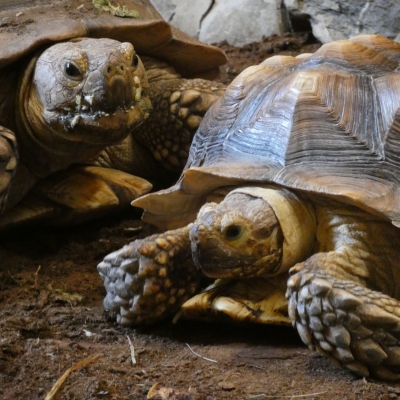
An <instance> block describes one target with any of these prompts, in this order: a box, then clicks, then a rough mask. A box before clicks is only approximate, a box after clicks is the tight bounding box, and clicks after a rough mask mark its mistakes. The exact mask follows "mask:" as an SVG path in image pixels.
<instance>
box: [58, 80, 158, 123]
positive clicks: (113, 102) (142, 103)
mask: <svg viewBox="0 0 400 400" xmlns="http://www.w3.org/2000/svg"><path fill="white" fill-rule="evenodd" d="M123 97H124V96H123V94H122V93H118V92H117V93H112V95H108V94H107V93H106V94H105V95H103V96H98V95H95V94H90V95H89V94H83V93H80V94H77V95H76V96H75V99H74V101H73V102H71V104H69V105H67V106H64V107H61V108H60V109H59V110H56V111H55V112H56V113H57V112H58V114H59V121H60V122H61V124H62V125H63V126H64V129H66V130H74V128H75V127H76V126H79V125H95V126H97V127H98V128H99V127H100V128H101V127H103V126H104V127H107V126H109V128H112V129H116V128H117V127H118V125H119V123H123V124H124V125H125V127H130V126H131V125H133V124H134V123H135V122H137V121H136V119H137V117H139V115H138V114H143V115H141V116H142V118H143V119H144V118H146V117H147V116H148V111H149V109H150V108H151V103H150V100H149V98H148V96H147V91H146V90H144V89H143V87H142V86H137V87H133V88H132V95H131V96H129V97H128V98H125V99H124V98H123ZM125 97H126V96H125ZM139 120H140V118H139ZM139 122H140V121H139Z"/></svg>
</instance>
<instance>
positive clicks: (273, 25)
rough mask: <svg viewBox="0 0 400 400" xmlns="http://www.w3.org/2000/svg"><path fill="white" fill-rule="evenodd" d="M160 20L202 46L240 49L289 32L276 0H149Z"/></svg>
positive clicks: (282, 12)
mask: <svg viewBox="0 0 400 400" xmlns="http://www.w3.org/2000/svg"><path fill="white" fill-rule="evenodd" d="M151 2H152V4H153V5H154V7H155V8H156V9H157V10H158V12H159V13H160V14H161V15H162V17H163V18H164V19H165V20H166V21H168V22H169V23H171V24H172V25H174V26H176V27H177V28H179V29H181V30H182V31H183V32H185V33H187V34H188V35H190V36H193V37H196V38H199V39H200V40H202V41H204V42H206V43H218V42H221V41H224V40H226V41H227V42H228V43H229V44H231V45H235V46H243V45H244V44H246V43H251V42H255V41H258V40H260V39H261V38H262V37H268V36H270V35H273V34H278V35H281V34H283V33H285V32H288V31H289V24H288V23H287V22H286V14H287V13H286V9H284V8H281V1H280V0H191V1H187V0H151Z"/></svg>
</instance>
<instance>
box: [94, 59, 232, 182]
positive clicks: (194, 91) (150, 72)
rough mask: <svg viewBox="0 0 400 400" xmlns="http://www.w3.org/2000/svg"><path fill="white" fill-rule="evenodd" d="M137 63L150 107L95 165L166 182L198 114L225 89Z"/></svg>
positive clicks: (178, 167) (181, 160)
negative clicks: (142, 68)
mask: <svg viewBox="0 0 400 400" xmlns="http://www.w3.org/2000/svg"><path fill="white" fill-rule="evenodd" d="M143 62H144V66H145V69H146V74H147V78H148V82H149V91H148V95H149V98H150V101H151V104H152V109H151V111H150V112H149V116H148V118H146V120H145V121H144V122H143V124H142V125H140V126H139V128H138V129H135V130H134V131H133V132H132V133H131V135H129V136H128V137H127V138H126V139H125V140H124V141H123V142H122V143H121V144H119V145H116V146H112V147H109V148H107V149H105V150H104V151H103V152H102V153H101V154H100V156H99V158H98V159H97V160H96V164H97V165H102V166H107V167H112V168H116V169H118V170H122V171H125V172H128V173H131V174H136V175H139V176H142V177H144V178H147V179H149V180H151V181H154V180H156V181H157V180H164V181H167V182H172V181H173V180H175V179H176V177H177V175H178V174H179V173H180V172H181V171H182V169H183V167H184V166H185V164H186V161H187V158H188V154H189V148H190V144H191V142H192V139H193V136H194V134H195V133H196V130H197V128H198V126H199V125H200V122H201V120H202V118H203V116H204V114H205V113H206V112H207V110H208V109H209V108H210V107H211V105H212V104H214V103H215V102H216V101H217V100H218V99H219V98H220V97H221V95H222V94H223V93H224V91H225V86H224V85H223V84H221V83H218V82H214V81H208V80H205V79H184V78H182V77H181V76H180V75H179V74H178V73H177V72H176V71H175V70H174V69H173V68H172V67H171V66H169V65H168V64H166V63H163V62H161V61H158V60H155V59H152V58H150V57H144V58H143ZM160 166H161V168H160Z"/></svg>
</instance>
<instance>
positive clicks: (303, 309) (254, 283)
mask: <svg viewBox="0 0 400 400" xmlns="http://www.w3.org/2000/svg"><path fill="white" fill-rule="evenodd" d="M399 66H400V44H398V43H395V42H392V41H391V40H389V39H386V38H383V37H381V36H357V37H354V38H353V39H351V40H347V41H336V42H332V43H329V44H325V45H324V46H322V47H321V48H320V49H319V50H318V51H317V52H316V53H314V54H313V55H310V54H305V55H302V56H299V57H296V58H293V57H283V56H277V57H272V58H269V59H267V60H266V61H264V62H263V63H261V64H260V65H257V66H253V67H250V68H248V69H246V70H245V71H244V72H243V73H242V74H240V75H239V76H238V77H237V78H236V79H235V80H234V81H233V82H232V84H231V85H230V86H229V87H228V88H227V91H226V93H225V95H224V96H223V97H222V98H221V99H220V100H218V101H217V102H216V103H215V104H214V106H212V107H211V108H210V110H209V111H208V113H207V114H206V116H205V118H204V119H203V121H202V123H201V125H200V128H199V130H198V132H197V134H196V136H195V138H194V141H193V143H192V146H191V150H190V155H189V160H188V164H187V166H186V169H185V170H184V172H183V174H182V176H181V178H180V179H179V181H178V183H177V184H176V185H175V186H173V187H171V188H170V189H168V190H164V191H161V192H158V193H157V192H156V193H153V194H149V195H145V196H144V197H142V198H140V199H138V200H136V201H134V202H133V204H134V205H135V206H138V207H142V208H144V209H145V210H146V211H145V214H144V219H145V220H146V221H149V222H152V223H154V224H155V225H157V226H158V227H159V228H160V229H162V230H163V231H164V233H161V234H156V235H154V236H150V237H148V238H146V239H141V240H137V241H134V242H132V243H131V244H129V245H127V246H125V247H123V248H122V249H121V250H118V251H116V252H114V253H112V254H110V255H108V256H107V257H106V258H105V259H104V261H103V262H102V263H100V264H99V266H98V270H99V272H100V275H101V277H102V278H103V279H104V282H105V287H106V289H107V296H106V298H105V300H104V306H105V308H106V309H107V310H109V311H111V312H113V313H115V314H117V319H118V321H119V322H120V323H122V324H124V325H129V324H141V323H150V322H154V321H156V320H158V319H161V318H163V317H165V316H166V315H169V314H171V313H173V312H176V310H177V309H179V307H180V306H181V304H182V303H183V301H185V300H187V299H188V298H189V297H190V296H192V294H193V293H194V292H195V290H196V289H197V287H198V282H199V278H200V276H201V274H204V275H206V276H208V277H210V278H213V279H218V280H217V281H216V282H215V284H213V285H212V286H211V287H209V288H207V289H205V290H204V291H203V292H202V293H200V294H198V295H197V296H195V297H193V298H191V299H190V300H189V301H188V302H186V304H184V305H183V310H182V313H183V314H184V315H187V316H189V317H193V318H202V317H204V318H211V317H213V316H214V317H216V318H221V317H222V316H225V319H227V317H230V318H231V319H233V320H238V321H243V322H247V321H252V322H261V323H290V322H291V323H292V324H293V326H294V327H295V328H296V329H297V331H298V333H299V334H300V336H301V338H302V340H303V341H304V342H305V343H306V344H307V345H308V346H309V347H310V348H312V349H317V350H318V351H319V352H320V353H322V354H324V355H325V356H327V357H328V358H329V359H331V360H332V361H333V362H334V363H336V364H339V365H342V366H345V367H347V368H348V369H350V370H351V371H353V372H355V373H356V374H359V375H363V376H369V375H374V376H376V377H378V378H381V379H387V380H397V379H399V378H400V342H399V340H400V302H399V298H400V283H399V282H400V229H399V226H400V189H399V179H400V155H399V154H400V153H399V152H400V73H399V72H398V70H399ZM285 291H286V296H285ZM285 297H286V298H285ZM286 299H287V300H286Z"/></svg>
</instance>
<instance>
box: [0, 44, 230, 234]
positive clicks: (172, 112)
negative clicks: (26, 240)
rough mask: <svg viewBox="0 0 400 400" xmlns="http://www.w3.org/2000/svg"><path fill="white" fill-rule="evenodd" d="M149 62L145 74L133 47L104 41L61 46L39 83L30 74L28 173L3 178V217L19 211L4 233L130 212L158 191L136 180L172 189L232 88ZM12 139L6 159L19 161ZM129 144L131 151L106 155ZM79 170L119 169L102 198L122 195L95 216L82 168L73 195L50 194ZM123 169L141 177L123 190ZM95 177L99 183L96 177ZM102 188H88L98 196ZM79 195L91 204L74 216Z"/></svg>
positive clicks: (42, 65)
mask: <svg viewBox="0 0 400 400" xmlns="http://www.w3.org/2000/svg"><path fill="white" fill-rule="evenodd" d="M81 43H82V45H81ZM85 43H88V44H87V45H86V47H85V45H84V44H85ZM96 46H97V47H96ZM102 46H103V47H104V48H103V47H102ZM144 59H145V64H146V65H145V66H143V65H142V63H141V61H140V60H139V59H138V58H137V56H136V53H135V52H134V49H133V47H132V46H131V45H130V44H129V43H123V44H121V43H119V42H117V41H113V40H102V42H99V41H96V40H94V39H91V40H86V41H82V42H78V43H62V44H58V45H56V46H53V47H51V48H50V49H48V50H47V51H46V52H45V54H44V56H42V57H41V58H39V60H38V62H37V63H36V67H35V73H34V75H33V81H34V85H30V83H29V80H30V79H31V77H30V74H29V73H28V74H27V76H26V78H25V79H26V83H25V86H27V87H31V86H32V89H31V90H30V91H28V94H27V96H22V97H23V98H24V99H25V98H27V99H28V100H24V101H22V105H23V106H22V107H21V115H20V118H21V125H23V126H22V127H21V128H20V129H19V131H18V141H19V146H20V149H21V153H22V155H21V159H22V162H21V163H20V164H19V167H18V174H17V175H16V174H15V172H16V171H15V170H16V168H15V167H16V166H17V163H16V162H14V163H13V164H12V166H13V168H14V171H13V174H12V176H11V175H10V166H11V164H10V165H8V167H7V168H8V171H7V172H6V173H4V174H0V177H1V179H2V184H1V186H0V196H1V198H2V201H1V203H0V213H4V212H5V211H9V210H10V209H11V211H9V212H8V213H7V215H6V216H5V217H3V218H1V219H0V230H1V229H3V230H5V229H9V228H10V227H17V226H20V225H23V224H25V223H33V222H41V223H46V222H47V223H52V224H57V221H58V224H68V223H77V222H81V221H84V220H87V219H91V218H93V217H95V216H98V215H101V214H102V213H107V212H110V211H111V210H118V209H120V208H122V207H124V206H125V207H126V206H127V205H128V204H129V203H130V202H131V201H132V200H133V199H134V198H136V197H138V196H140V195H142V194H144V193H146V192H147V191H149V190H150V187H151V186H150V185H147V186H146V185H144V183H142V182H140V180H139V183H138V182H137V181H135V179H134V178H133V176H135V175H136V176H140V177H143V178H146V179H148V180H151V181H152V182H155V183H157V184H158V185H160V184H162V185H164V186H165V185H166V184H168V183H169V182H171V181H172V180H174V179H175V178H176V177H177V175H178V173H179V172H180V171H181V170H182V168H183V166H184V165H185V163H186V160H187V156H188V151H189V147H190V143H191V140H192V138H193V135H194V133H195V131H196V129H197V127H198V125H199V123H200V121H201V119H202V117H203V115H204V114H205V112H206V111H207V110H208V108H209V107H210V106H211V105H212V104H213V103H214V102H215V101H216V100H217V99H218V98H219V97H220V96H221V94H222V93H223V91H224V86H223V85H221V84H218V83H215V82H212V81H207V80H203V79H182V78H181V76H180V75H179V74H178V73H177V72H176V71H175V70H174V69H173V68H172V67H170V66H169V65H168V64H166V63H163V62H160V61H158V60H155V59H151V58H149V57H144ZM67 62H69V64H68V65H69V68H70V69H71V68H72V69H71V70H72V72H73V73H75V74H77V76H72V77H68V76H66V73H65V71H63V68H65V66H66V65H67ZM131 64H133V65H131ZM73 68H75V69H76V70H74V69H73ZM97 69H98V70H97ZM130 70H133V72H132V74H130ZM123 79H124V80H123ZM55 82H58V84H57V85H58V86H57V85H56V84H55ZM59 87H60V88H61V89H60V88H59ZM95 88H97V89H95ZM125 109H126V110H125ZM10 135H12V136H13V137H14V142H13V146H14V148H11V147H10V145H9V143H8V142H9V140H10V139H9V138H8V139H7V140H6V141H5V142H4V144H2V143H0V151H1V153H2V157H3V158H4V159H10V160H11V159H13V160H16V159H15V157H14V156H13V154H14V152H15V151H16V139H15V135H14V134H13V133H12V132H9V136H10ZM124 137H125V139H124V140H122V142H121V143H119V144H116V145H113V146H110V147H106V146H107V145H108V144H110V143H116V142H118V141H119V142H120V141H121V139H123V138H124ZM55 138H56V139H55ZM104 147H106V149H105V150H103V151H102V149H103V148H104ZM99 153H100V154H99ZM71 163H75V164H94V165H96V166H100V167H105V168H107V169H109V168H110V169H112V170H113V171H111V170H110V176H109V177H108V178H107V177H106V176H105V175H106V174H107V172H106V171H105V172H104V173H103V172H101V177H100V179H101V180H103V179H104V178H105V185H101V186H98V189H97V190H98V193H99V195H98V197H100V196H102V195H101V193H100V192H101V191H103V192H109V191H110V189H111V190H112V191H114V194H112V193H110V196H108V197H106V196H103V200H102V201H104V205H103V206H102V205H101V204H99V205H96V210H94V212H93V211H92V208H93V205H92V204H90V202H89V201H88V197H90V196H91V194H90V193H89V192H88V191H87V193H86V194H85V193H84V192H83V191H82V187H81V184H80V178H79V177H80V176H82V173H83V170H82V168H80V167H78V168H76V167H70V168H69V170H68V175H67V180H68V181H71V179H70V177H73V176H76V185H73V184H70V183H69V182H68V183H67V182H66V183H65V186H68V191H69V193H66V197H65V196H64V195H63V193H62V192H60V191H59V189H56V188H54V190H51V189H50V190H48V188H49V186H51V184H52V182H53V180H54V179H53V175H52V174H54V173H55V172H56V171H58V170H60V169H65V168H66V167H68V166H69V165H70V164H71ZM115 171H121V172H125V173H126V174H129V175H131V176H132V178H129V177H128V176H124V174H123V173H121V180H124V181H125V183H127V182H129V184H123V185H122V186H120V182H119V180H118V179H117V180H115V176H116V175H115ZM58 175H59V176H58V179H61V176H60V174H58ZM47 176H49V177H48V178H47ZM86 176H87V178H88V179H89V180H90V178H91V177H93V171H91V174H86ZM38 181H39V182H38ZM35 182H38V183H37V184H36V185H35V186H33V185H34V184H35ZM11 183H12V185H11ZM32 186H33V188H32V190H31V191H30V193H28V194H27V195H25V194H26V193H27V192H28V190H30V189H31V187H32ZM94 186H95V185H89V186H87V187H88V188H89V187H91V190H92V191H93V189H94ZM44 188H45V189H44ZM113 188H114V189H113ZM87 190H89V189H87ZM56 191H58V194H57V196H56V197H57V199H56V201H54V200H55V199H54V193H55V192H56ZM71 193H73V197H74V198H75V199H79V202H80V203H81V204H80V205H78V201H76V202H75V204H74V207H73V208H72V207H71V206H70V204H69V203H70V201H69V199H70V197H71V196H72V194H71ZM22 198H23V201H21V199H22ZM116 198H117V200H116ZM97 203H98V202H97ZM16 204H17V205H16ZM15 205H16V207H15ZM84 214H86V215H84Z"/></svg>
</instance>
